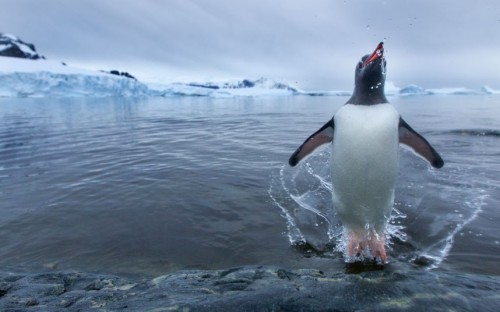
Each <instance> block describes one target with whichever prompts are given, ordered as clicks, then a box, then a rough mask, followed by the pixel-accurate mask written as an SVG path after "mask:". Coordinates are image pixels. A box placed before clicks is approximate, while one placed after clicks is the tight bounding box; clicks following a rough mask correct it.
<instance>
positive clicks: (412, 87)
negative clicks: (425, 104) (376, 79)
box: [399, 84, 430, 95]
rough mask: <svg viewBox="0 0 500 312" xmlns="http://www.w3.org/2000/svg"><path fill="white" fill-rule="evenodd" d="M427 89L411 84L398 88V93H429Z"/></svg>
mask: <svg viewBox="0 0 500 312" xmlns="http://www.w3.org/2000/svg"><path fill="white" fill-rule="evenodd" d="M429 94H430V93H429V91H427V90H425V89H424V88H422V87H420V86H417V85H414V84H411V85H408V86H406V87H404V88H401V89H400V90H399V95H429Z"/></svg>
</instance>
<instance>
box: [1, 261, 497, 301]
mask: <svg viewBox="0 0 500 312" xmlns="http://www.w3.org/2000/svg"><path fill="white" fill-rule="evenodd" d="M499 307H500V278H498V277H490V276H481V275H471V274H456V273H453V274H451V273H445V272H427V271H419V272H412V273H404V274H402V273H398V272H390V271H388V270H385V271H384V270H382V271H373V272H364V273H361V274H345V273H340V272H337V273H336V272H332V273H324V272H322V271H318V270H293V271H290V270H286V269H283V268H278V267H263V266H258V267H252V266H249V267H239V268H232V269H228V270H218V271H200V270H196V271H180V272H177V273H173V274H168V275H164V276H160V277H157V278H154V279H150V280H141V281H137V280H133V279H127V278H123V277H117V276H107V275H99V274H88V273H79V272H53V273H40V274H16V273H7V272H3V273H0V311H402V310H403V311H405V310H406V311H498V308H499Z"/></svg>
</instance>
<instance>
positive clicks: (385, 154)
mask: <svg viewBox="0 0 500 312" xmlns="http://www.w3.org/2000/svg"><path fill="white" fill-rule="evenodd" d="M386 65H387V62H386V59H385V57H384V44H383V42H381V43H379V44H378V45H377V47H376V49H375V51H373V53H371V54H369V55H365V56H363V57H362V58H361V60H360V61H359V62H358V63H357V65H356V69H355V79H354V82H355V84H354V92H353V94H352V96H351V97H350V99H349V100H348V101H347V102H346V103H345V104H344V105H343V106H342V107H341V108H340V109H339V110H338V111H337V112H336V113H335V115H334V116H333V118H332V119H330V120H329V121H328V122H327V123H325V124H324V125H323V126H322V127H321V128H320V129H319V130H318V131H316V132H314V133H313V134H312V135H311V136H309V137H308V138H307V139H306V140H305V141H304V143H303V144H302V145H300V147H299V148H298V149H297V150H296V151H295V152H294V153H293V154H292V156H291V157H290V159H289V161H288V162H289V165H290V166H292V167H294V166H296V165H297V164H298V163H299V162H300V161H301V160H302V159H303V158H304V157H306V156H307V155H309V154H310V153H312V152H313V151H314V150H315V149H316V148H317V147H318V146H320V145H323V144H327V143H328V144H331V146H332V153H331V160H330V167H331V177H332V186H333V191H332V198H333V204H334V206H335V209H336V211H337V214H338V216H339V218H340V221H341V222H342V225H343V227H344V233H345V234H344V235H345V237H346V240H347V242H346V250H345V255H346V256H347V257H346V259H345V261H346V262H352V261H354V260H355V259H356V258H357V257H362V258H363V259H373V260H375V261H377V262H378V263H382V264H385V263H386V262H387V254H386V250H385V232H384V231H385V227H386V224H387V222H388V220H389V218H390V215H391V212H392V209H393V206H394V188H395V184H396V178H397V175H398V163H399V145H400V144H402V145H404V146H406V147H408V148H410V149H411V150H412V151H413V152H414V153H415V154H416V155H417V156H420V157H421V158H423V159H424V160H425V161H427V162H428V163H429V164H430V165H431V166H432V167H434V168H441V167H443V165H444V161H443V159H442V158H441V156H440V155H439V154H438V152H436V150H435V149H434V148H433V147H432V146H431V144H430V143H429V142H428V141H427V140H426V139H425V138H424V137H423V136H422V135H420V134H419V133H418V132H416V131H415V130H414V129H413V128H412V127H411V126H410V125H409V124H408V123H407V122H406V121H405V120H404V119H403V118H402V117H401V116H400V114H399V113H398V112H397V111H396V109H395V108H394V107H393V106H392V105H391V104H389V101H388V100H387V98H386V97H385V93H384V83H385V77H386Z"/></svg>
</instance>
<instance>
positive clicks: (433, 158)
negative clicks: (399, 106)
mask: <svg viewBox="0 0 500 312" xmlns="http://www.w3.org/2000/svg"><path fill="white" fill-rule="evenodd" d="M399 143H402V144H404V145H406V146H408V147H410V148H411V149H412V150H413V152H415V153H416V154H418V155H420V156H422V157H423V158H424V159H425V160H427V161H428V162H429V163H430V164H431V165H432V166H433V167H434V168H441V167H443V165H444V161H443V159H442V158H441V156H440V155H439V154H438V152H436V150H435V149H434V148H433V147H432V146H431V144H430V143H429V142H427V140H426V139H425V138H424V137H423V136H421V135H420V134H419V133H418V132H416V131H415V130H413V129H412V127H410V125H409V124H408V123H407V122H406V121H404V119H403V118H401V117H400V118H399Z"/></svg>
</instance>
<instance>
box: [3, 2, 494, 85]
mask: <svg viewBox="0 0 500 312" xmlns="http://www.w3.org/2000/svg"><path fill="white" fill-rule="evenodd" d="M0 3H1V6H0V7H1V9H0V32H4V33H10V34H13V35H16V36H18V37H20V38H21V39H23V40H24V41H27V42H31V43H34V44H35V45H36V48H37V50H38V52H39V53H41V54H42V55H44V56H45V57H46V58H47V59H51V60H58V61H59V60H60V61H64V62H66V63H68V65H76V66H79V67H85V68H89V69H119V70H123V71H129V72H130V73H131V74H133V75H136V76H137V77H139V78H140V79H142V80H153V79H155V80H160V79H161V80H164V81H206V80H224V79H228V78H231V79H233V78H252V79H253V78H259V77H260V76H265V77H270V78H274V79H278V80H282V81H285V82H290V83H293V84H296V85H297V86H298V87H301V88H304V89H308V90H311V89H328V90H350V89H352V86H353V80H354V78H353V76H354V66H355V65H356V63H357V61H358V59H359V58H360V57H361V56H363V55H364V54H368V53H370V52H372V50H373V49H374V48H375V46H376V45H377V43H378V42H379V41H382V40H384V41H385V43H386V45H385V50H386V58H387V62H388V78H387V79H388V80H390V81H393V82H394V83H395V84H396V85H397V86H405V85H407V84H410V83H415V84H418V85H420V86H422V87H427V88H432V87H435V88H437V87H460V86H463V87H470V88H477V87H480V86H482V85H490V86H492V87H493V88H497V89H500V1H499V0H479V1H465V0H463V1H461V0H439V1H436V0H416V1H405V0H387V1H374V0H365V1H362V0H357V1H355V0H345V1H342V0H339V1H334V0H303V1H300V0H253V1H239V0H0Z"/></svg>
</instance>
